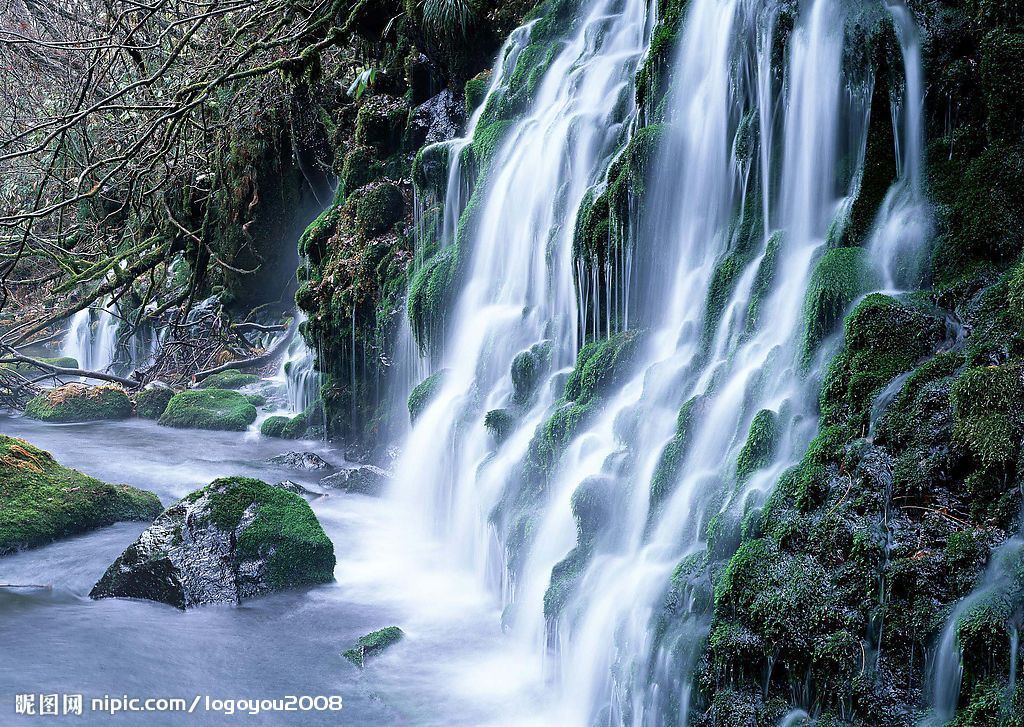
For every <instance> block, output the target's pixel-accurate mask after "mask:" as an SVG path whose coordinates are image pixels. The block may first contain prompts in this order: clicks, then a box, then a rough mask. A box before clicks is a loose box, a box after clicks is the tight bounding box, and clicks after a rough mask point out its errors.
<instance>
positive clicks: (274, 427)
mask: <svg viewBox="0 0 1024 727" xmlns="http://www.w3.org/2000/svg"><path fill="white" fill-rule="evenodd" d="M289 421H291V418H290V417H283V416H272V417H267V418H266V419H264V420H263V423H262V424H260V434H262V435H263V436H264V437H281V436H282V433H283V432H284V428H285V426H286V425H287V424H288V422H289Z"/></svg>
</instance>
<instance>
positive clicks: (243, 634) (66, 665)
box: [0, 415, 543, 725]
mask: <svg viewBox="0 0 1024 727" xmlns="http://www.w3.org/2000/svg"><path fill="white" fill-rule="evenodd" d="M0 432H3V433H4V434H9V435H12V436H17V437H22V438H24V439H26V440H28V441H29V442H31V443H32V444H35V445H37V446H39V447H41V448H43V449H46V450H47V451H49V452H51V453H52V454H53V455H54V457H55V458H56V459H57V460H58V461H59V462H60V463H61V464H64V465H67V466H69V467H74V468H76V469H79V470H81V471H82V472H85V473H86V474H89V475H92V476H94V477H97V478H99V479H102V480H105V481H108V482H115V483H117V482H126V483H129V484H132V485H135V486H137V487H142V488H145V489H149V490H152V491H153V492H155V493H156V494H157V495H158V496H159V497H160V499H161V501H162V502H163V504H164V505H165V506H167V505H170V504H171V503H173V502H174V501H176V500H177V499H179V498H181V497H182V496H183V495H185V494H187V493H189V492H191V491H193V490H195V489H197V488H199V487H201V486H203V485H205V484H207V483H209V482H210V481H211V480H213V479H215V478H217V477H221V476H226V475H247V476H252V477H258V478H261V479H263V480H265V481H269V482H278V481H280V480H284V479H289V480H292V481H294V482H298V483H300V484H304V485H313V486H315V485H316V482H317V480H318V479H319V478H320V477H322V476H323V475H324V474H325V473H324V472H320V473H317V472H313V473H306V472H299V471H295V470H289V469H283V468H280V467H277V466H275V465H270V464H266V460H267V459H268V458H270V457H272V456H274V455H276V454H280V453H282V452H286V451H291V450H297V449H298V450H306V451H315V452H317V453H318V454H320V455H321V456H323V457H324V458H325V459H326V460H327V461H329V462H331V463H332V464H337V465H340V464H342V463H343V457H342V455H341V453H340V452H337V451H335V450H333V449H332V448H331V447H330V445H328V444H326V443H323V442H309V441H303V442H287V441H283V440H272V439H267V438H262V437H260V436H259V435H257V434H255V433H253V432H242V433H233V432H231V433H229V432H206V431H197V430H187V429H171V428H167V427H160V426H158V425H156V424H155V423H153V422H148V421H143V420H138V419H132V420H128V421H123V422H101V423H87V424H69V425H51V424H43V423H40V422H37V421H34V420H31V419H27V418H22V417H10V416H3V415H0ZM311 505H312V507H313V510H314V512H315V513H316V515H317V517H318V518H319V520H320V522H321V524H322V525H323V527H324V530H325V531H326V533H327V534H328V536H330V538H331V540H332V541H333V542H334V547H335V553H336V555H337V558H338V564H337V567H336V570H335V576H336V581H335V583H333V584H329V585H325V586H319V587H313V588H307V589H298V590H292V591H287V592H283V593H277V594H272V595H269V596H266V597H262V598H256V599H250V600H247V601H244V602H243V603H242V604H241V605H240V606H237V607H218V606H213V607H202V608H195V609H191V610H189V611H187V612H181V611H178V610H177V609H175V608H173V607H170V606H166V605H163V604H158V603H153V602H148V601H138V600H125V599H102V600H99V601H93V600H91V599H89V597H88V593H89V590H90V589H91V588H92V585H93V583H95V581H96V580H97V579H98V578H99V577H100V576H101V575H102V574H103V572H104V570H105V569H106V568H107V566H108V565H110V563H111V562H113V560H114V559H115V558H116V557H117V556H118V555H119V554H120V553H121V551H122V550H123V549H124V548H125V547H127V546H128V545H129V544H131V543H132V542H133V541H134V540H135V538H136V537H137V536H138V535H139V533H140V532H142V530H143V529H144V528H145V527H146V525H147V523H141V522H140V523H120V524H116V525H113V526H111V527H107V528H103V529H100V530H98V531H94V532H91V533H89V534H86V535H82V536H78V537H73V538H67V539H64V540H62V541H58V542H57V543H54V544H51V545H48V546H45V547H41V548H36V549H31V550H26V551H22V552H20V553H17V554H15V555H11V556H8V557H5V558H2V559H0V583H14V584H25V583H32V584H43V585H48V586H51V588H50V589H9V588H0V644H2V645H3V655H4V659H5V661H6V662H7V663H8V664H12V665H13V664H17V669H14V668H9V669H3V670H0V693H3V694H6V695H12V694H22V693H31V694H51V693H59V694H82V695H84V697H85V702H86V707H85V714H84V716H82V717H78V718H73V719H77V723H81V724H111V723H113V724H138V723H139V720H141V719H145V723H146V724H147V725H151V724H152V725H180V724H202V725H208V724H209V725H217V724H228V723H234V724H237V723H238V722H239V721H244V722H245V723H246V724H257V725H280V724H302V725H319V724H416V725H431V724H445V725H450V724H465V725H481V724H512V723H514V724H524V723H527V722H529V721H530V719H531V718H530V715H531V714H537V712H538V711H539V710H543V700H542V699H540V697H541V696H542V690H541V689H540V686H539V684H540V679H539V674H538V671H539V670H533V671H532V672H531V671H530V670H527V669H526V668H525V667H524V664H529V662H527V661H526V660H524V659H521V658H520V657H519V655H517V654H516V653H515V651H514V650H510V649H508V648H505V647H504V646H503V645H502V646H501V647H500V648H499V642H503V641H505V639H504V638H503V636H502V634H501V631H500V627H499V624H500V618H499V612H498V605H497V604H496V603H495V602H494V600H493V599H492V598H491V597H489V596H487V595H486V594H485V593H484V591H483V590H482V589H481V587H480V586H479V585H478V583H477V582H476V580H475V579H473V578H471V577H469V576H467V575H465V574H460V573H459V572H457V571H456V570H454V569H451V570H449V569H448V568H447V567H446V562H445V560H444V559H443V558H440V557H437V552H438V551H437V548H436V547H435V546H434V545H433V544H431V543H427V542H424V541H422V540H416V541H413V540H412V539H411V538H409V537H407V536H406V534H405V533H403V532H402V531H401V529H400V528H398V527H396V524H395V523H394V518H389V516H388V510H389V503H388V502H387V500H383V499H376V498H370V497H365V496H361V495H349V494H345V493H339V492H332V493H331V494H330V495H329V496H327V497H321V498H319V499H316V500H314V501H313V502H312V503H311ZM390 625H397V626H400V627H401V628H402V629H403V631H405V634H406V638H405V639H404V640H403V641H402V642H400V643H399V644H397V645H395V646H394V647H392V648H391V649H389V650H388V651H386V652H384V653H382V654H380V655H378V656H377V657H375V658H374V659H373V660H372V661H369V662H368V663H367V666H366V668H364V669H362V670H360V669H358V668H356V667H355V666H353V665H352V664H351V663H349V662H348V661H347V660H346V659H344V658H343V657H342V655H341V652H342V651H344V650H345V649H347V648H349V647H350V646H351V645H352V644H353V643H354V642H355V640H356V639H357V638H359V637H360V636H362V635H364V634H366V633H368V632H370V631H373V630H375V629H379V628H382V627H384V626H390ZM105 695H110V696H111V697H120V696H123V695H128V696H129V697H140V698H148V697H183V698H185V700H186V701H187V702H189V703H191V701H192V699H193V697H194V696H195V695H203V696H206V695H209V696H210V698H211V699H236V700H237V699H280V698H283V697H284V696H286V695H309V696H318V695H324V696H330V695H340V696H341V697H342V699H343V704H344V706H343V708H342V709H341V710H340V711H338V712H331V711H323V712H315V711H310V712H290V713H281V712H274V713H264V714H258V715H254V716H248V715H246V716H242V715H238V714H235V715H233V716H227V715H223V714H220V715H218V714H215V713H210V712H205V713H204V712H201V710H202V707H200V709H199V710H197V712H196V714H193V715H187V714H182V713H153V712H150V713H146V714H145V717H144V718H142V717H139V716H138V715H134V714H130V713H121V714H118V715H116V716H114V717H110V716H109V715H107V714H104V713H103V712H93V713H91V714H90V711H89V706H88V705H89V700H90V699H92V698H102V697H103V696H105ZM12 705H13V698H12V701H11V702H10V703H9V704H8V705H7V706H6V707H5V709H10V710H13V706H12ZM510 715H515V718H512V717H511V716H510ZM63 719H64V718H62V717H35V718H33V720H32V721H33V722H34V723H35V722H38V723H39V724H46V723H54V724H59V723H64V722H63ZM2 721H3V720H0V722H2Z"/></svg>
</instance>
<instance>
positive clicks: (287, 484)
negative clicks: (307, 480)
mask: <svg viewBox="0 0 1024 727" xmlns="http://www.w3.org/2000/svg"><path fill="white" fill-rule="evenodd" d="M274 487H280V488H281V489H282V490H288V492H294V493H295V494H296V495H301V496H302V497H305V498H306V499H307V500H316V499H317V498H319V497H327V493H326V492H317V491H316V490H311V489H309V488H308V487H305V486H303V485H300V484H299V483H298V482H292V481H291V480H281V481H280V482H277V483H275V484H274Z"/></svg>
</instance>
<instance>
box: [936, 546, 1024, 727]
mask: <svg viewBox="0 0 1024 727" xmlns="http://www.w3.org/2000/svg"><path fill="white" fill-rule="evenodd" d="M1022 603H1024V538H1021V537H1019V536H1018V537H1016V538H1011V539H1010V540H1008V541H1006V542H1005V543H1003V544H1002V545H1001V546H999V548H997V549H996V550H995V551H993V553H992V560H991V562H990V563H989V566H988V570H986V571H985V577H984V578H983V579H982V582H981V583H980V584H979V585H978V587H977V588H976V589H975V590H974V591H972V592H971V593H970V594H969V595H968V596H966V597H965V598H964V599H963V600H962V601H960V603H958V604H957V605H956V607H955V608H954V609H953V611H952V613H951V614H950V616H949V618H948V619H947V621H946V627H945V628H944V629H943V631H942V637H941V638H940V639H939V643H938V646H937V648H936V651H935V655H934V657H933V659H932V666H931V670H932V671H931V706H932V714H931V718H930V720H928V721H926V724H930V725H935V726H936V727H937V726H938V725H945V724H946V723H948V722H949V721H950V720H951V719H952V718H953V716H954V715H955V714H956V709H957V705H958V703H959V701H960V688H961V682H962V680H963V676H964V666H963V662H962V653H961V648H960V639H959V636H958V633H959V630H960V628H961V625H962V623H963V622H964V621H967V620H969V619H970V617H971V614H972V612H975V611H980V610H984V609H986V608H992V607H993V606H995V608H996V610H997V612H998V611H999V610H1002V609H1005V610H1007V611H1011V613H1009V620H1011V621H1012V620H1014V619H1016V622H1017V623H1016V624H1015V625H1012V626H1010V633H1009V634H1007V640H1008V641H1009V646H1010V648H1009V658H1010V663H1009V664H1008V665H1007V666H1008V671H1009V673H1010V680H1009V684H1008V688H1007V697H1008V698H1009V697H1010V696H1011V695H1012V694H1013V690H1014V687H1015V686H1016V684H1015V683H1014V682H1015V678H1016V675H1017V669H1018V664H1019V661H1020V659H1021V655H1020V653H1019V641H1018V638H1017V633H1018V630H1019V628H1020V627H1021V623H1022V621H1024V613H1022V612H1020V608H1021V604H1022ZM1014 606H1016V608H1017V609H1018V613H1017V614H1016V615H1015V616H1014V615H1013V614H1012V609H1013V608H1014ZM1000 607H1002V609H1001V608H1000Z"/></svg>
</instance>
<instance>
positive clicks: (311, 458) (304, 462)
mask: <svg viewBox="0 0 1024 727" xmlns="http://www.w3.org/2000/svg"><path fill="white" fill-rule="evenodd" d="M267 461H268V462H270V464H276V465H278V466H280V467H287V468H289V469H293V470H303V471H305V472H312V471H314V470H329V469H331V464H330V463H329V462H327V461H326V460H325V459H324V458H323V457H321V456H320V455H319V454H316V453H315V452H285V453H284V454H279V455H277V456H276V457H271V458H270V459H269V460H267Z"/></svg>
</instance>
